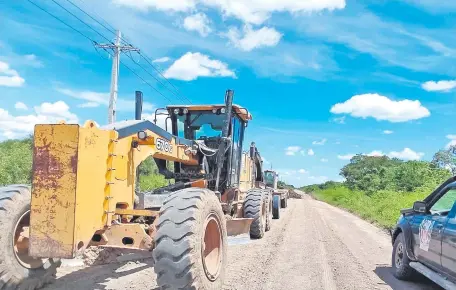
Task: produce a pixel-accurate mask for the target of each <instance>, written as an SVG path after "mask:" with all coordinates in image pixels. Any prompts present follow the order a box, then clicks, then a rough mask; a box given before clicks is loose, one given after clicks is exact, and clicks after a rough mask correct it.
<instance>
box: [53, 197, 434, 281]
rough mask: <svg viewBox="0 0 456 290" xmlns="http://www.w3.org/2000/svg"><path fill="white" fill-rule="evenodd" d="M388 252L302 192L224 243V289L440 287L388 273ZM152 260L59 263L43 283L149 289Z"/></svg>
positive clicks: (362, 228)
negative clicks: (264, 225) (277, 215)
mask: <svg viewBox="0 0 456 290" xmlns="http://www.w3.org/2000/svg"><path fill="white" fill-rule="evenodd" d="M390 256H391V242H390V237H389V236H388V235H387V234H386V233H384V232H382V231H381V230H379V229H377V228H376V227H374V226H372V225H371V224H369V223H367V222H365V221H363V220H361V219H359V218H357V217H355V216H353V215H351V214H349V213H347V212H345V211H343V210H340V209H337V208H334V207H332V206H330V205H327V204H325V203H322V202H319V201H315V200H312V199H311V198H310V197H307V196H306V198H305V199H303V200H291V201H290V203H289V207H288V208H287V209H286V210H284V211H283V212H282V216H281V219H280V220H278V221H274V223H273V228H272V230H271V231H270V232H268V233H267V235H266V237H265V238H264V239H262V240H257V241H252V242H250V243H249V244H244V245H232V246H230V247H229V255H228V257H229V261H228V264H229V266H228V269H227V277H226V283H225V285H224V289H248V290H257V289H268V290H274V289H277V290H278V289H300V290H301V289H312V290H317V289H328V290H334V289H363V290H364V289H394V290H401V289H440V288H438V287H437V286H436V285H434V284H432V283H431V282H428V281H423V282H420V283H406V282H402V281H398V280H396V279H395V278H394V277H393V276H392V275H391V273H390ZM152 267H153V262H152V261H151V260H143V261H141V262H127V263H124V264H109V265H103V266H95V267H92V268H86V269H80V270H76V271H73V272H70V269H68V268H66V269H62V270H61V271H60V273H59V275H60V276H61V277H60V278H59V279H58V280H57V281H56V282H54V284H52V285H49V286H48V287H46V288H45V289H48V290H50V289H137V290H143V289H144V290H145V289H154V288H155V277H156V276H155V273H154V271H153V268H152ZM62 275H64V276H62Z"/></svg>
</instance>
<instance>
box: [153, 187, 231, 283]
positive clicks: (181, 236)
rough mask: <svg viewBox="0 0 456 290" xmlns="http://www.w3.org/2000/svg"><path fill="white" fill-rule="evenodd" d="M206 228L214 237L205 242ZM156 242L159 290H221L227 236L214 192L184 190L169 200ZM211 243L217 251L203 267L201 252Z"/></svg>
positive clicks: (155, 257) (154, 255)
mask: <svg viewBox="0 0 456 290" xmlns="http://www.w3.org/2000/svg"><path fill="white" fill-rule="evenodd" d="M206 225H208V226H207V227H206ZM209 228H211V229H212V230H211V231H212V233H216V235H213V236H212V239H208V240H206V239H205V238H207V237H206V235H205V233H206V229H209ZM213 229H217V230H215V231H214V230H213ZM214 237H215V238H214ZM155 240H156V247H155V249H154V250H153V257H154V260H155V265H154V270H155V273H157V284H158V286H160V287H161V288H162V289H183V290H187V289H188V290H189V289H209V290H216V289H217V290H218V289H221V288H222V283H223V279H224V276H225V269H226V263H227V256H226V255H227V232H226V221H225V216H224V214H223V211H222V207H221V205H220V202H219V200H218V198H217V197H216V195H215V193H214V192H212V191H210V190H208V189H201V188H187V189H183V190H179V191H176V192H175V193H172V194H171V195H170V196H168V198H166V199H165V201H164V203H163V207H162V208H161V210H160V215H159V217H158V221H157V232H156V236H155ZM214 243H215V244H218V246H219V247H218V251H211V253H214V254H215V256H212V257H214V259H212V260H211V261H213V262H214V261H215V262H214V264H212V267H211V266H210V265H209V264H208V263H205V259H204V257H205V254H206V253H205V252H204V251H205V248H206V247H208V248H211V245H214ZM214 265H215V266H214ZM206 269H208V271H209V272H210V273H212V274H208V272H207V271H206Z"/></svg>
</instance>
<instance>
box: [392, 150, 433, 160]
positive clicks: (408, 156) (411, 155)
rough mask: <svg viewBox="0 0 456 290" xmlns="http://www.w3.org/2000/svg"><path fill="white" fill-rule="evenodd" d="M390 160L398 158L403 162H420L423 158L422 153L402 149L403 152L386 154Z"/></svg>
mask: <svg viewBox="0 0 456 290" xmlns="http://www.w3.org/2000/svg"><path fill="white" fill-rule="evenodd" d="M388 156H389V157H391V158H399V159H404V160H420V159H421V157H423V156H424V153H422V152H415V151H413V150H412V149H410V148H404V150H402V151H399V152H396V151H392V152H390V153H389V154H388Z"/></svg>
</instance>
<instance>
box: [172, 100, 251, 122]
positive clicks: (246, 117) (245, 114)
mask: <svg viewBox="0 0 456 290" xmlns="http://www.w3.org/2000/svg"><path fill="white" fill-rule="evenodd" d="M224 107H225V105H171V106H167V107H166V109H167V110H173V109H181V108H182V109H184V108H185V109H187V110H189V111H212V109H221V108H224ZM233 110H234V111H235V112H236V114H238V115H239V117H241V119H242V120H243V121H244V122H247V121H250V120H252V115H251V114H250V113H249V111H248V110H247V109H246V108H244V107H241V106H239V105H235V104H233Z"/></svg>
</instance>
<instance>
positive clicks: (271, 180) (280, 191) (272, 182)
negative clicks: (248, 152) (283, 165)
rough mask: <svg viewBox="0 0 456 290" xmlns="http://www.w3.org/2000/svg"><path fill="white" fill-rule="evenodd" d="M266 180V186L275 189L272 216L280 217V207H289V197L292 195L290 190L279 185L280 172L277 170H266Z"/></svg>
mask: <svg viewBox="0 0 456 290" xmlns="http://www.w3.org/2000/svg"><path fill="white" fill-rule="evenodd" d="M264 180H265V184H266V187H267V188H270V189H272V190H273V193H272V218H273V219H280V209H281V208H286V207H288V197H289V195H290V191H289V190H288V189H286V188H281V187H280V186H279V173H278V172H277V171H274V170H265V171H264Z"/></svg>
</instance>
